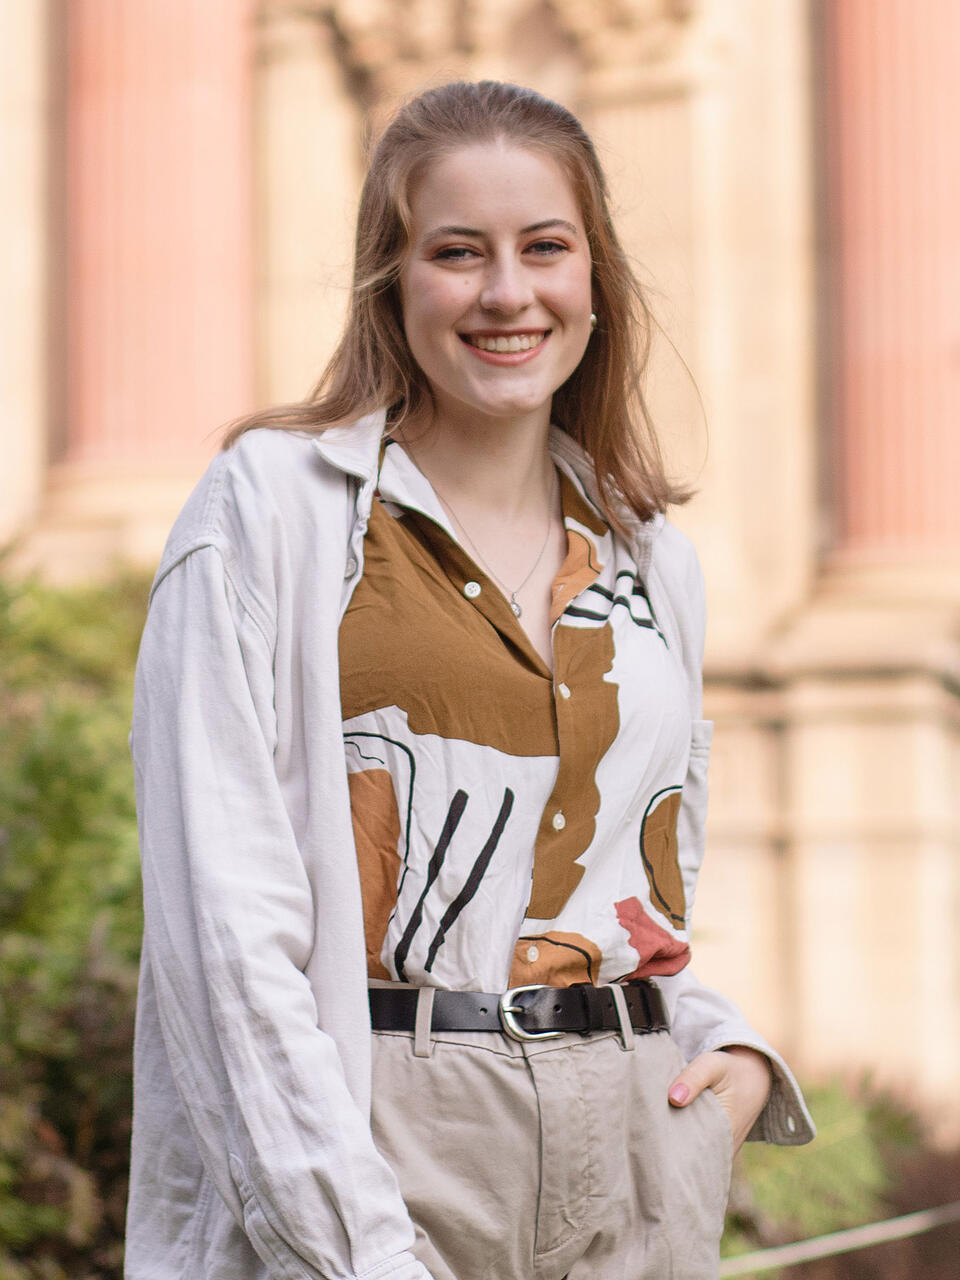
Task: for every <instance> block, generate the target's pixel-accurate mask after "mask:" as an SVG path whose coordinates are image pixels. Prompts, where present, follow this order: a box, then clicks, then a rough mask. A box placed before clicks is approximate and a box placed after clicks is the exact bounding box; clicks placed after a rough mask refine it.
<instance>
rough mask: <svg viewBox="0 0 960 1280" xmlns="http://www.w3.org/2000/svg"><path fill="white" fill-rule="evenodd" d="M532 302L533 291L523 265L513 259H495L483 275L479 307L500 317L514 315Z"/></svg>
mask: <svg viewBox="0 0 960 1280" xmlns="http://www.w3.org/2000/svg"><path fill="white" fill-rule="evenodd" d="M532 301H533V290H532V287H531V283H530V280H529V277H528V275H527V273H526V271H525V269H524V266H523V263H521V262H518V261H517V260H516V259H515V258H514V257H512V256H511V257H506V256H504V257H500V256H498V257H495V258H493V259H492V260H491V261H490V263H489V264H488V266H487V268H486V271H485V273H484V281H483V288H482V289H481V291H480V306H481V307H483V309H484V310H485V311H495V312H497V313H498V314H500V315H515V314H516V313H517V312H518V311H522V310H523V309H524V307H526V306H529V304H530V303H531V302H532Z"/></svg>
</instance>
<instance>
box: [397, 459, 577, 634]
mask: <svg viewBox="0 0 960 1280" xmlns="http://www.w3.org/2000/svg"><path fill="white" fill-rule="evenodd" d="M407 452H408V453H410V457H411V458H413V461H414V462H415V463H416V465H417V467H418V469H419V470H420V471H421V473H422V472H423V468H422V467H421V466H420V463H419V462H417V459H416V458H415V457H414V455H413V452H412V451H411V449H410V446H409V445H407ZM553 475H554V483H553V492H552V493H551V495H550V506H549V508H548V510H547V531H546V533H545V534H544V535H543V542H542V543H541V544H540V550H539V551H538V552H537V558H536V560H534V562H533V564H532V565H531V567H530V572H529V573H528V574H527V576H526V577H525V578H524V580H523V581H522V582H521V583H520V585H519V587H514V588H513V590H512V591H511V589H510V588H509V587H508V586H507V584H506V583H505V582H501V580H500V579H499V578H498V577H497V575H496V574H495V573H494V572H493V570H492V569H491V568H490V566H489V564H488V563H487V561H486V560H485V559H484V557H483V555H482V554H481V552H480V548H479V547H478V546H477V544H476V543H475V542H474V540H473V539H472V538H471V537H470V535H469V533H467V531H466V529H465V528H464V527H463V521H462V520H461V519H460V517H459V516H458V515H457V513H456V512H455V511H454V509H453V507H451V505H450V503H449V502H448V500H447V499H446V498H445V497H444V496H443V494H442V493H441V492H440V490H439V489H438V488H437V486H436V485H435V484H434V483H433V481H432V480H431V481H430V485H431V487H432V489H433V492H434V493H435V494H436V495H437V497H438V498H439V499H440V501H441V502H442V503H443V505H444V506H445V507H446V509H447V510H448V511H449V512H450V515H451V517H452V518H453V522H454V524H455V525H456V526H457V528H458V529H459V530H460V532H461V533H462V534H463V536H464V537H465V538H466V540H467V543H468V545H469V546H470V548H471V550H472V551H473V554H474V555H475V556H476V557H477V560H478V561H479V562H480V564H481V566H482V567H483V568H484V569H485V570H486V572H487V573H488V574H489V575H490V577H491V578H492V579H493V580H494V582H495V583H496V584H497V586H498V587H499V588H500V590H501V591H502V592H503V594H504V595H505V596H507V597H509V598H508V600H507V603H508V604H509V606H510V608H511V609H512V610H513V615H514V617H515V618H521V617H523V609H522V607H521V605H520V601H519V600H518V599H517V596H518V595H519V594H520V592H521V591H522V590H523V588H524V587H525V586H526V585H527V583H528V582H529V581H530V579H531V578H532V577H533V575H534V574H535V573H536V571H537V566H538V565H539V564H540V561H541V560H542V559H543V553H544V552H545V551H546V549H547V543H548V542H549V541H550V530H551V528H552V526H553V499H554V497H555V495H556V491H557V489H556V483H557V482H556V475H557V473H556V469H555V468H554V470H553Z"/></svg>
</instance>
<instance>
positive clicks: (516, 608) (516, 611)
mask: <svg viewBox="0 0 960 1280" xmlns="http://www.w3.org/2000/svg"><path fill="white" fill-rule="evenodd" d="M510 608H511V609H512V610H513V616H514V617H515V618H519V617H520V615H521V613H523V610H522V609H521V608H520V606H519V605H518V604H517V602H516V600H514V598H513V596H511V597H510Z"/></svg>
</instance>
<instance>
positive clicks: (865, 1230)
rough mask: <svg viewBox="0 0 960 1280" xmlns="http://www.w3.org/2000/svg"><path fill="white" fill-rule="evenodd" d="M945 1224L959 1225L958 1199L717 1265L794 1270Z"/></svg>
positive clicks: (729, 1269) (730, 1272)
mask: <svg viewBox="0 0 960 1280" xmlns="http://www.w3.org/2000/svg"><path fill="white" fill-rule="evenodd" d="M948 1222H960V1200H955V1201H954V1202H953V1203H952V1204H944V1205H941V1206H940V1207H939V1208H937V1209H921V1210H920V1211H919V1212H918V1213H907V1214H904V1215H903V1217H901V1218H888V1219H887V1220H886V1221H885V1222H870V1223H867V1224H866V1226H862V1227H851V1228H850V1230H849V1231H834V1232H832V1233H831V1234H830V1235H827V1236H816V1237H814V1238H813V1239H812V1240H800V1241H798V1242H797V1244H784V1245H779V1246H778V1247H777V1248H775V1249H761V1250H759V1251H758V1252H756V1253H742V1254H740V1256H739V1257H736V1258H724V1259H723V1261H722V1262H721V1263H720V1275H721V1276H746V1275H753V1274H754V1273H755V1272H757V1271H770V1270H772V1269H773V1268H774V1267H794V1266H796V1265H797V1263H800V1262H812V1261H814V1260H815V1259H816V1258H829V1257H832V1255H833V1254H836V1253H851V1252H853V1250H855V1249H866V1248H869V1246H870V1245H873V1244H886V1243H887V1241H889V1240H904V1239H906V1237H907V1236H916V1235H920V1233H921V1232H923V1231H930V1230H931V1229H932V1228H933V1227H942V1226H944V1225H945V1224H946V1223H948Z"/></svg>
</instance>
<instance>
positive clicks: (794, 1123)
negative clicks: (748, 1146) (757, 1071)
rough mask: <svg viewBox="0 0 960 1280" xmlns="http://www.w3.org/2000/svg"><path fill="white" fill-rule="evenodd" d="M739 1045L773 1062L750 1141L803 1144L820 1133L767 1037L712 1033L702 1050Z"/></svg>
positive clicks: (787, 1145)
mask: <svg viewBox="0 0 960 1280" xmlns="http://www.w3.org/2000/svg"><path fill="white" fill-rule="evenodd" d="M735 1045H742V1046H743V1047H744V1048H746V1049H756V1051H757V1052H758V1053H762V1054H763V1056H764V1057H765V1058H766V1059H767V1061H768V1062H769V1063H770V1069H771V1073H772V1083H771V1085H770V1096H769V1097H768V1098H767V1101H766V1104H765V1105H764V1108H763V1110H762V1111H761V1112H760V1114H759V1115H758V1116H757V1118H756V1120H755V1121H754V1124H753V1128H752V1129H751V1130H750V1132H749V1133H748V1134H747V1141H748V1142H773V1143H776V1145H777V1146H780V1147H801V1146H803V1145H804V1144H805V1143H807V1142H812V1141H813V1139H814V1138H815V1137H816V1136H817V1129H816V1125H815V1124H814V1123H813V1117H812V1116H811V1115H810V1111H809V1109H808V1107H807V1104H806V1102H805V1101H804V1098H803V1094H802V1093H801V1091H800V1086H799V1084H797V1081H796V1078H795V1077H794V1075H793V1072H792V1071H791V1070H790V1068H789V1067H788V1066H787V1064H786V1063H785V1062H784V1060H783V1058H781V1057H780V1055H779V1053H776V1052H775V1051H774V1050H773V1049H771V1048H770V1046H769V1045H768V1044H767V1043H766V1041H765V1040H763V1039H762V1038H761V1037H760V1036H757V1037H756V1038H751V1037H749V1036H737V1037H736V1038H729V1037H723V1036H719V1037H713V1036H711V1037H710V1039H709V1040H707V1041H706V1042H705V1043H704V1045H703V1047H702V1049H700V1052H701V1053H709V1052H710V1051H711V1050H713V1049H729V1048H732V1047H733V1046H735Z"/></svg>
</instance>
